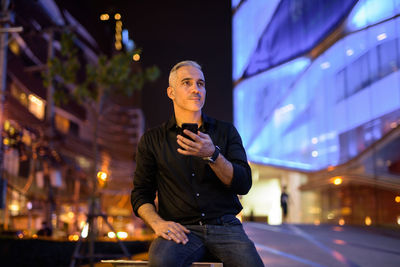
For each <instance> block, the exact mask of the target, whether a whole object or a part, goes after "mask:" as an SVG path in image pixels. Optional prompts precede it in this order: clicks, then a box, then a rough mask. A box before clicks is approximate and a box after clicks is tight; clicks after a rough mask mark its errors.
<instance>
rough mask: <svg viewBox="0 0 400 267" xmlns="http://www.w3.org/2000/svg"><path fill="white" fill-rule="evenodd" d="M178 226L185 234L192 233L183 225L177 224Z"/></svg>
mask: <svg viewBox="0 0 400 267" xmlns="http://www.w3.org/2000/svg"><path fill="white" fill-rule="evenodd" d="M177 225H178V227H179V228H180V229H182V231H184V232H185V233H187V234H188V233H190V230H189V229H187V228H186V227H185V226H183V225H182V224H180V223H178V224H177Z"/></svg>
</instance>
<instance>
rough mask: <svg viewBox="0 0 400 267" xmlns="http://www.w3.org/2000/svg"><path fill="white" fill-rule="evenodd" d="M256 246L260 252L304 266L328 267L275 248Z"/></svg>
mask: <svg viewBox="0 0 400 267" xmlns="http://www.w3.org/2000/svg"><path fill="white" fill-rule="evenodd" d="M255 246H256V248H258V249H260V250H264V251H267V252H270V253H273V254H276V255H279V256H282V257H285V258H289V259H291V260H294V261H297V262H301V263H304V264H307V265H310V266H313V267H327V266H326V265H321V264H319V263H316V262H313V261H309V260H307V259H304V258H300V257H298V256H295V255H292V254H289V253H285V252H282V251H280V250H276V249H273V248H270V247H267V246H264V245H261V244H257V243H255Z"/></svg>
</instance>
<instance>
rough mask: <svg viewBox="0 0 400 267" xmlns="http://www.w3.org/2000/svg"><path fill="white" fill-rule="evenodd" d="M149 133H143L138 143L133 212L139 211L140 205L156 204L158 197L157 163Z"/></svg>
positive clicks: (132, 199) (132, 201)
mask: <svg viewBox="0 0 400 267" xmlns="http://www.w3.org/2000/svg"><path fill="white" fill-rule="evenodd" d="M150 145H151V142H150V138H149V135H146V134H145V135H143V136H142V138H141V139H140V141H139V144H138V150H137V153H136V170H135V173H134V177H133V190H132V193H131V204H132V208H133V212H134V213H135V214H136V216H138V217H139V214H138V213H137V211H138V209H139V207H140V206H142V205H143V204H145V203H150V204H152V205H154V199H155V197H156V190H157V188H156V178H155V176H156V172H157V164H156V160H155V158H154V154H153V153H152V151H151V147H150Z"/></svg>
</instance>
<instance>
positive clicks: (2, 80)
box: [0, 0, 22, 228]
mask: <svg viewBox="0 0 400 267" xmlns="http://www.w3.org/2000/svg"><path fill="white" fill-rule="evenodd" d="M9 5H10V1H9V0H2V1H1V11H0V12H1V13H0V23H3V25H2V27H1V28H0V204H1V205H0V209H1V208H4V221H6V216H7V212H6V211H7V207H6V194H7V181H6V180H5V179H4V177H3V174H4V166H3V158H4V145H3V137H2V133H3V125H4V101H5V92H6V82H7V49H8V33H10V32H21V31H22V27H9V22H10V21H11V18H12V14H11V12H10V10H9ZM4 227H5V228H7V224H6V223H4Z"/></svg>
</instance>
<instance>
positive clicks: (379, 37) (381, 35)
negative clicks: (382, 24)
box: [376, 33, 387, 41]
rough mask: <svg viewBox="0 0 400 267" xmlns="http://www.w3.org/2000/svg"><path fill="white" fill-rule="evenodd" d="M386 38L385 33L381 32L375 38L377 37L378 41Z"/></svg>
mask: <svg viewBox="0 0 400 267" xmlns="http://www.w3.org/2000/svg"><path fill="white" fill-rule="evenodd" d="M386 38H387V35H386V33H381V34H379V35H378V36H376V39H377V40H378V41H382V40H385V39H386Z"/></svg>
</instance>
